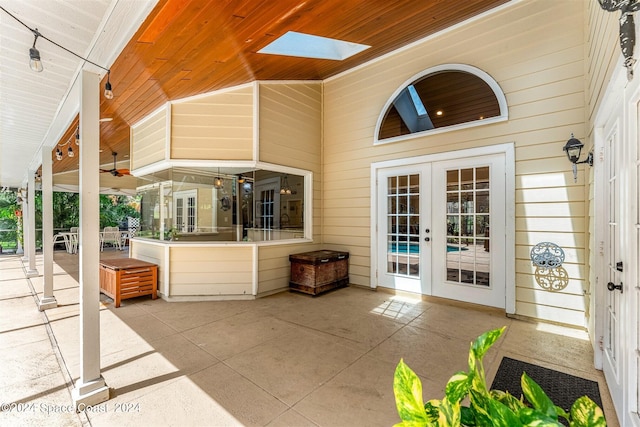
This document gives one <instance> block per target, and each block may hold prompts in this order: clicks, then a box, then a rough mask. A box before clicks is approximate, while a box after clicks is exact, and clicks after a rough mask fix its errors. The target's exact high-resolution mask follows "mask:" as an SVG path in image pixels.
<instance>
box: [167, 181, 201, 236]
mask: <svg viewBox="0 0 640 427" xmlns="http://www.w3.org/2000/svg"><path fill="white" fill-rule="evenodd" d="M197 194H198V193H197V190H188V191H176V192H175V193H174V198H173V200H174V203H173V214H174V215H173V217H174V218H175V221H176V223H175V228H176V229H177V230H178V231H179V232H181V233H192V232H194V231H195V230H196V227H197V212H196V206H197Z"/></svg>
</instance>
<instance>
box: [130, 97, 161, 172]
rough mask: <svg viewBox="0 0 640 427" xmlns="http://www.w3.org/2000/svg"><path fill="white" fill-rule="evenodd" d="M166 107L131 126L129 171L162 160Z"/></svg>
mask: <svg viewBox="0 0 640 427" xmlns="http://www.w3.org/2000/svg"><path fill="white" fill-rule="evenodd" d="M167 108H168V106H165V107H164V108H162V109H160V110H158V111H156V112H155V113H153V114H151V115H149V116H147V117H145V119H144V120H143V121H142V122H140V123H137V124H135V125H133V126H131V150H130V151H131V169H139V168H141V167H143V166H148V165H150V164H153V163H156V162H158V161H161V160H164V159H165V157H166V154H167V152H166V151H167V150H166V145H167V136H168V135H167V114H168V111H167Z"/></svg>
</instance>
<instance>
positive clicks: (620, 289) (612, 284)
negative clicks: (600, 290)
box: [607, 282, 622, 293]
mask: <svg viewBox="0 0 640 427" xmlns="http://www.w3.org/2000/svg"><path fill="white" fill-rule="evenodd" d="M607 289H609V290H610V291H611V292H613V291H615V290H616V289H617V290H619V291H620V293H622V282H620V284H619V285H616V284H614V283H613V282H609V283H607Z"/></svg>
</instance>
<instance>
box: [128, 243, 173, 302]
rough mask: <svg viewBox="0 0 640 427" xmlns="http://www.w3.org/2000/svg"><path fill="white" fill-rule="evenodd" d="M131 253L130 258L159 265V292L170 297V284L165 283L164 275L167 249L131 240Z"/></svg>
mask: <svg viewBox="0 0 640 427" xmlns="http://www.w3.org/2000/svg"><path fill="white" fill-rule="evenodd" d="M129 249H130V251H131V255H130V258H135V259H139V260H142V261H147V262H152V263H154V264H157V265H158V290H159V291H160V293H161V294H163V295H169V289H168V284H167V283H165V280H164V273H165V265H164V253H165V249H166V248H165V247H164V246H162V245H158V244H150V243H147V242H145V241H143V240H131V241H130V242H129Z"/></svg>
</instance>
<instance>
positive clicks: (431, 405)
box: [424, 399, 440, 424]
mask: <svg viewBox="0 0 640 427" xmlns="http://www.w3.org/2000/svg"><path fill="white" fill-rule="evenodd" d="M438 408H440V401H439V400H435V399H434V400H430V401H428V402H427V403H425V404H424V411H425V412H426V414H427V420H428V421H429V422H431V423H434V424H435V423H437V422H438V418H439V417H440V409H438Z"/></svg>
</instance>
